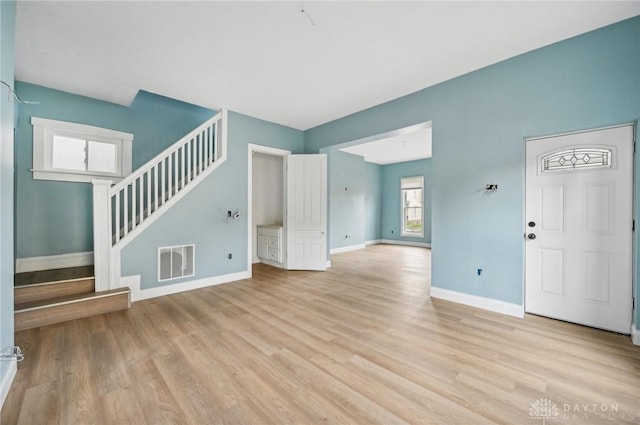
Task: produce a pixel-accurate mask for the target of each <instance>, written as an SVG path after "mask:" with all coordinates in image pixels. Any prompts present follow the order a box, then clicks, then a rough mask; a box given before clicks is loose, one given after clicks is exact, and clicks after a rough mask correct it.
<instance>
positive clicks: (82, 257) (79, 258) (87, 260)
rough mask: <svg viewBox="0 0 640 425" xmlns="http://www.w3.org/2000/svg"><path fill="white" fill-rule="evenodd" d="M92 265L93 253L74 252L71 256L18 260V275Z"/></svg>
mask: <svg viewBox="0 0 640 425" xmlns="http://www.w3.org/2000/svg"><path fill="white" fill-rule="evenodd" d="M92 264H93V252H74V253H71V254H60V255H49V256H44V257H27V258H17V259H16V273H24V272H34V271H37V270H50V269H62V268H65V267H80V266H90V265H92Z"/></svg>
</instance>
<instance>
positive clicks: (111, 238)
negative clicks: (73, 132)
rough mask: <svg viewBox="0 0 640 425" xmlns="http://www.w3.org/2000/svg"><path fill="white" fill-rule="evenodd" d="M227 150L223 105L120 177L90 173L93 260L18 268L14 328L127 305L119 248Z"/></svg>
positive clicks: (214, 165)
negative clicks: (73, 264) (62, 266)
mask: <svg viewBox="0 0 640 425" xmlns="http://www.w3.org/2000/svg"><path fill="white" fill-rule="evenodd" d="M226 151H227V111H226V110H224V109H223V110H221V111H220V112H219V113H218V114H216V115H215V116H214V117H213V118H211V119H209V120H207V121H206V122H204V123H203V124H202V125H200V126H199V127H197V128H196V129H194V130H193V131H192V132H191V133H189V134H187V135H186V136H185V137H183V138H182V139H180V140H178V141H177V142H176V143H174V144H173V145H172V146H170V147H169V148H167V149H166V150H164V151H163V152H161V153H160V154H158V155H157V156H156V157H155V158H153V159H152V160H151V161H149V162H147V163H146V164H145V165H143V166H142V167H140V168H139V169H137V170H136V171H134V172H133V173H132V174H131V175H129V176H128V177H126V178H125V179H123V180H122V181H120V182H119V183H118V184H116V185H113V184H112V181H111V180H101V179H96V180H93V181H92V183H93V240H94V251H93V254H94V255H93V257H94V265H93V266H89V267H75V268H70V269H56V270H44V271H36V272H27V273H19V274H16V276H15V287H14V297H15V309H14V312H15V330H16V332H17V331H22V330H26V329H32V328H36V327H40V326H45V325H50V324H53V323H59V322H64V321H67V320H73V319H79V318H82V317H89V316H93V315H97V314H103V313H108V312H111V311H117V310H123V309H127V308H129V307H130V306H131V291H130V289H129V288H123V287H121V286H122V285H121V283H120V275H121V274H120V251H121V249H122V248H123V247H124V246H126V244H128V243H129V242H130V241H131V240H133V239H134V238H135V237H136V236H137V235H139V234H140V233H141V232H142V231H144V229H146V228H147V227H148V226H149V225H151V223H153V222H154V221H155V220H157V219H158V218H159V217H160V216H161V215H163V214H164V213H165V212H166V211H168V210H169V208H170V207H171V206H173V205H175V204H176V203H177V202H178V201H179V200H180V199H181V198H182V197H183V196H185V195H186V194H187V193H188V192H190V191H191V189H193V188H194V187H195V186H196V185H197V184H198V183H200V182H201V181H203V180H204V179H205V178H206V177H207V176H208V175H209V174H210V173H211V172H213V170H215V169H216V168H217V167H218V166H220V165H221V164H222V163H223V162H224V161H225V160H226V157H227V154H226Z"/></svg>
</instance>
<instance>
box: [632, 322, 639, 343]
mask: <svg viewBox="0 0 640 425" xmlns="http://www.w3.org/2000/svg"><path fill="white" fill-rule="evenodd" d="M631 342H633V344H634V345H640V329H638V328H636V325H635V324H633V325H631Z"/></svg>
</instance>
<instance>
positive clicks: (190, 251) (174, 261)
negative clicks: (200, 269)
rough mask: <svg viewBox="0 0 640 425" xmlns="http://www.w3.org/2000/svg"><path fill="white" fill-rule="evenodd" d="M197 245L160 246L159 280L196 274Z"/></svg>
mask: <svg viewBox="0 0 640 425" xmlns="http://www.w3.org/2000/svg"><path fill="white" fill-rule="evenodd" d="M194 252H195V245H182V246H164V247H160V248H158V281H165V280H171V279H178V278H181V277H189V276H193V275H194V274H195V264H194V258H195V255H194Z"/></svg>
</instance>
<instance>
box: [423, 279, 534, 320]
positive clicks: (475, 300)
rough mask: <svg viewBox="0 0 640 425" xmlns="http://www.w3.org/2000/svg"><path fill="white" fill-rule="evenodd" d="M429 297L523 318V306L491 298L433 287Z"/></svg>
mask: <svg viewBox="0 0 640 425" xmlns="http://www.w3.org/2000/svg"><path fill="white" fill-rule="evenodd" d="M431 297H432V298H440V299H443V300H447V301H453V302H454V303H459V304H464V305H469V306H471V307H477V308H481V309H483V310H489V311H493V312H496V313H502V314H506V315H508V316H515V317H521V318H522V317H524V306H523V305H518V304H512V303H508V302H505V301H500V300H494V299H493V298H484V297H479V296H477V295H471V294H465V293H464V292H457V291H451V290H449V289H443V288H438V287H435V286H432V287H431Z"/></svg>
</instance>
